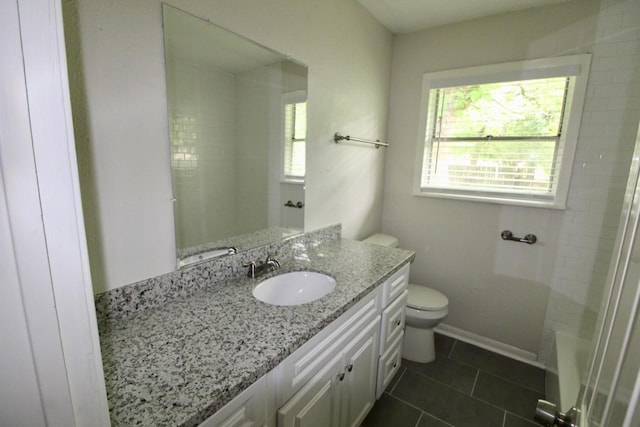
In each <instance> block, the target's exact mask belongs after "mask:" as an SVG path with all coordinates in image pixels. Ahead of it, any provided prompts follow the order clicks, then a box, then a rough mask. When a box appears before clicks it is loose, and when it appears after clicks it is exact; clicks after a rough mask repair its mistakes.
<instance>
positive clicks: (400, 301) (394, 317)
mask: <svg viewBox="0 0 640 427" xmlns="http://www.w3.org/2000/svg"><path fill="white" fill-rule="evenodd" d="M408 294H409V292H408V291H406V290H405V291H403V292H402V294H400V296H399V297H398V298H396V299H395V300H394V301H393V302H392V303H391V304H390V305H389V306H388V307H387V308H385V309H384V311H383V312H382V328H381V333H380V354H384V353H385V352H386V351H387V349H388V348H389V347H391V345H392V344H393V343H394V342H395V341H396V340H397V338H398V337H399V336H400V334H402V331H404V320H405V311H404V308H405V306H406V305H407V295H408Z"/></svg>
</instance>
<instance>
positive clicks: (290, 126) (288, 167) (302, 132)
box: [283, 102, 307, 179]
mask: <svg viewBox="0 0 640 427" xmlns="http://www.w3.org/2000/svg"><path fill="white" fill-rule="evenodd" d="M306 137H307V103H306V102H298V103H290V104H285V106H284V171H283V173H284V177H285V178H293V179H302V178H304V176H305V161H306V158H305V148H306V147H305V146H306Z"/></svg>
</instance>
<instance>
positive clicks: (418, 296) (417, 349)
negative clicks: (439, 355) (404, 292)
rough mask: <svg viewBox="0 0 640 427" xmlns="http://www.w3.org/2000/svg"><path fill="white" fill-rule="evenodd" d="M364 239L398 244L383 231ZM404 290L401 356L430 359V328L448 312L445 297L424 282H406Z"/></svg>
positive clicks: (422, 360)
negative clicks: (405, 290)
mask: <svg viewBox="0 0 640 427" xmlns="http://www.w3.org/2000/svg"><path fill="white" fill-rule="evenodd" d="M364 241H365V242H367V243H374V244H377V245H382V246H387V247H392V248H395V247H397V246H398V239H396V238H395V237H393V236H389V235H387V234H374V235H373V236H370V237H368V238H366V239H365V240H364ZM408 291H409V292H408V296H407V306H406V307H405V318H406V320H405V333H404V341H403V344H402V357H404V358H405V359H407V360H411V361H413V362H419V363H427V362H431V361H433V360H435V358H436V352H435V343H434V333H433V328H434V327H435V326H436V325H437V324H438V323H440V321H441V320H442V319H444V318H445V317H446V315H447V314H448V313H449V309H448V307H449V300H448V299H447V297H446V296H445V295H444V294H442V293H441V292H438V291H436V290H435V289H431V288H428V287H426V286H420V285H414V284H410V285H409V288H408Z"/></svg>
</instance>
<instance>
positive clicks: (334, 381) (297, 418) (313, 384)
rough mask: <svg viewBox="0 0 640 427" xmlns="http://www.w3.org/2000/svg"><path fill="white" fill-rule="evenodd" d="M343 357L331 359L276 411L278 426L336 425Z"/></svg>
mask: <svg viewBox="0 0 640 427" xmlns="http://www.w3.org/2000/svg"><path fill="white" fill-rule="evenodd" d="M342 365H343V358H342V354H339V355H337V356H336V357H334V358H333V359H332V360H331V362H329V363H328V364H327V365H326V366H325V367H324V368H323V369H322V370H320V372H318V374H316V375H315V376H314V377H313V378H311V379H310V380H309V382H308V383H307V384H305V385H304V387H303V388H302V389H301V390H300V391H299V392H298V393H296V394H295V396H293V397H292V398H291V399H290V400H289V401H288V402H287V403H286V404H285V405H284V406H283V407H282V408H280V410H279V411H278V427H329V426H337V425H338V423H339V416H340V387H339V386H340V384H339V383H340V379H339V377H338V375H337V374H338V372H342V371H341V368H342Z"/></svg>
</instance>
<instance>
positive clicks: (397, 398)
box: [385, 392, 424, 412]
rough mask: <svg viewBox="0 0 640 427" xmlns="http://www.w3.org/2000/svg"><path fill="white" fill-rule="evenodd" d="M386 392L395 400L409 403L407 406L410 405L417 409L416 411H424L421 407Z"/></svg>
mask: <svg viewBox="0 0 640 427" xmlns="http://www.w3.org/2000/svg"><path fill="white" fill-rule="evenodd" d="M385 393H386V392H385ZM387 394H388V395H389V396H391V397H393V398H394V399H396V400H398V401H400V402H402V403H404V404H405V405H409V406H411V407H412V408H414V409H417V410H418V411H420V412H424V411H423V410H422V409H421V408H418V407H417V406H416V405H414V404H412V403H409V402H407V401H406V400H403V399H400V398H399V397H398V396H396V395H393V394H390V393H387Z"/></svg>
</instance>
